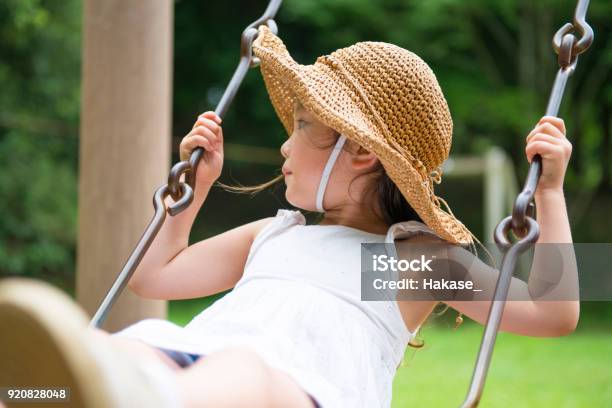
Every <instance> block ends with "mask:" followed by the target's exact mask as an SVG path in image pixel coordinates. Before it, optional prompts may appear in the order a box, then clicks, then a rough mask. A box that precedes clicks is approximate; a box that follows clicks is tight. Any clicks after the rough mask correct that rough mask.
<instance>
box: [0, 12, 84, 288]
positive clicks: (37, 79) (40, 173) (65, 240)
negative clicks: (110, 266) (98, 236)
mask: <svg viewBox="0 0 612 408" xmlns="http://www.w3.org/2000/svg"><path fill="white" fill-rule="evenodd" d="M80 12H81V11H80V2H78V1H76V0H67V1H61V2H58V1H40V0H5V1H2V2H0V87H1V89H2V92H1V93H0V163H2V172H0V197H2V209H3V216H2V217H1V218H0V275H24V276H37V277H39V278H42V279H45V280H48V281H51V282H54V283H55V284H57V285H58V286H62V287H64V288H65V289H68V290H71V285H72V277H73V271H74V255H75V251H74V248H75V233H76V225H75V224H76V185H77V184H76V168H77V157H78V143H77V142H78V141H77V123H78V114H79V68H80V66H79V61H80Z"/></svg>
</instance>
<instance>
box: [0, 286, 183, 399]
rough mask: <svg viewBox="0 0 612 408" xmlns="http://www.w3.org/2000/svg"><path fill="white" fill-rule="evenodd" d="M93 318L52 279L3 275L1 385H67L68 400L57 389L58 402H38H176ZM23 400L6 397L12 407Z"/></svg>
mask: <svg viewBox="0 0 612 408" xmlns="http://www.w3.org/2000/svg"><path fill="white" fill-rule="evenodd" d="M88 320H89V319H88V317H87V314H86V313H85V312H84V310H83V309H82V308H81V307H80V306H79V305H78V304H76V303H75V302H74V301H73V300H72V299H70V297H69V296H67V295H66V294H64V293H63V292H62V291H61V290H59V289H57V288H55V287H54V286H52V285H50V284H47V283H45V282H43V281H37V280H34V279H30V278H5V279H2V280H0V333H2V334H1V335H0V361H1V362H2V363H1V364H2V369H1V370H0V385H1V386H2V387H9V388H15V389H27V388H30V389H58V392H61V390H62V389H63V390H66V391H65V392H66V398H67V399H61V395H62V394H55V396H54V398H58V399H56V400H55V401H54V402H52V401H51V400H47V401H46V402H42V401H36V400H34V399H32V400H31V401H32V402H31V405H36V406H37V407H45V406H53V407H57V406H62V407H74V408H90V407H91V408H108V407H120V408H133V407H170V406H173V404H172V403H171V402H172V401H169V400H167V399H165V398H167V397H164V396H163V395H161V394H160V393H159V392H158V391H157V389H158V388H156V385H159V384H155V381H154V380H152V379H151V376H150V375H147V374H145V372H146V371H144V370H145V368H144V365H143V363H137V362H136V360H134V359H133V357H132V356H129V355H125V354H126V353H125V352H124V351H122V350H119V349H117V348H116V347H115V346H114V345H112V343H110V342H107V341H104V340H105V339H104V338H103V337H102V336H100V335H96V334H97V333H94V332H93V330H91V329H89V328H88V327H87V325H88ZM168 370H169V369H168ZM22 398H23V397H22ZM23 402H24V401H23V400H21V402H16V403H15V404H12V403H11V402H10V401H5V403H6V404H7V407H12V406H15V407H19V406H24V404H23ZM0 406H2V405H1V404H0ZM174 406H178V405H174Z"/></svg>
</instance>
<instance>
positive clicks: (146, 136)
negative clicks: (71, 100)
mask: <svg viewBox="0 0 612 408" xmlns="http://www.w3.org/2000/svg"><path fill="white" fill-rule="evenodd" d="M173 4H174V3H173V1H172V0H147V1H141V0H85V2H84V4H83V48H82V55H83V59H82V61H83V63H82V90H81V121H80V151H79V231H78V246H77V276H76V294H77V301H78V302H79V304H81V306H83V307H84V308H85V309H86V310H87V312H88V313H89V314H90V315H91V316H93V314H94V313H95V311H96V310H97V308H98V306H99V304H100V302H101V301H102V299H103V297H104V295H105V294H106V292H107V291H108V289H109V288H110V287H111V285H112V283H113V282H114V281H115V278H116V277H117V274H118V273H119V271H120V270H121V268H122V266H123V265H124V263H125V261H126V260H127V258H128V256H129V254H130V253H131V251H132V250H133V249H134V247H135V245H136V243H137V241H138V239H139V238H140V237H141V235H142V233H143V231H144V229H145V227H146V226H147V224H148V223H149V221H150V219H151V217H152V216H153V204H152V202H153V201H152V197H153V193H154V192H155V190H156V189H157V188H158V187H159V186H161V185H162V184H164V183H165V182H166V180H167V177H168V172H169V165H170V152H171V149H170V141H171V137H170V134H171V115H172V110H171V109H172V41H173V36H172V33H173V18H174V16H173V14H174V13H173ZM166 306H167V302H166V301H160V300H147V299H142V298H139V297H138V296H136V295H134V294H133V293H132V292H131V291H130V290H129V288H127V287H126V289H125V290H124V291H123V293H122V295H121V296H120V298H119V300H118V301H117V303H116V304H115V305H114V306H113V308H112V310H111V312H110V313H109V315H108V318H107V320H106V323H105V324H104V329H105V330H107V331H110V332H114V331H117V330H119V329H121V328H123V327H125V326H127V325H128V324H131V323H134V322H136V321H138V320H141V319H144V318H148V317H156V318H165V317H166ZM58 318H61V316H58Z"/></svg>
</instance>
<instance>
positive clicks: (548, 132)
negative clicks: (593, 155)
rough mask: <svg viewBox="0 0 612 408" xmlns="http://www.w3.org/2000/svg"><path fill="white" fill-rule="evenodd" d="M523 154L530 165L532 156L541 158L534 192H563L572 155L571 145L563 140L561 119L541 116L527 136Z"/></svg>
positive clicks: (563, 129) (563, 127)
mask: <svg viewBox="0 0 612 408" xmlns="http://www.w3.org/2000/svg"><path fill="white" fill-rule="evenodd" d="M526 142H527V147H526V148H525V153H526V155H527V161H529V163H531V160H532V159H533V156H535V155H536V154H539V155H540V156H542V175H541V176H540V180H539V182H538V186H537V188H536V192H542V191H544V190H563V180H564V178H565V171H566V170H567V164H568V162H569V159H570V156H571V154H572V144H571V143H570V141H569V140H567V139H566V138H565V124H564V123H563V119H561V118H558V117H555V116H543V117H542V119H540V121H539V122H538V124H537V125H536V126H535V127H534V128H533V130H532V131H531V132H530V133H529V135H527V139H526Z"/></svg>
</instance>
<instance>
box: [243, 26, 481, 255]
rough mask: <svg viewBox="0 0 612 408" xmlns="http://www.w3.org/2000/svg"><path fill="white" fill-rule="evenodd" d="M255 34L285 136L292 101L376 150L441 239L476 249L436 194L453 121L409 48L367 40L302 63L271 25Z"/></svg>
mask: <svg viewBox="0 0 612 408" xmlns="http://www.w3.org/2000/svg"><path fill="white" fill-rule="evenodd" d="M258 30H259V33H258V36H257V38H256V39H255V41H254V43H253V53H254V54H255V55H256V56H257V57H259V59H260V60H261V63H260V69H261V73H262V75H263V78H264V82H265V85H266V88H267V91H268V94H269V96H270V100H271V102H272V105H273V106H274V109H275V111H276V113H277V115H278V116H279V118H280V120H281V122H282V124H283V126H284V127H285V129H286V130H287V133H288V134H289V135H291V133H292V132H293V106H294V101H295V99H296V98H297V99H298V100H299V101H300V102H301V104H302V105H303V106H304V107H305V108H306V109H308V110H309V111H310V112H311V113H313V114H314V115H315V116H316V117H317V118H318V119H319V120H320V121H321V122H322V123H324V124H326V125H327V126H329V127H331V128H333V129H335V130H336V131H338V132H340V133H341V134H343V135H345V136H346V137H347V138H348V139H351V140H353V141H354V142H356V143H358V144H359V145H361V146H363V147H364V148H365V149H367V150H369V151H371V152H373V153H374V154H375V155H376V156H377V157H378V159H379V160H380V162H381V164H382V165H383V167H384V168H385V170H386V172H387V174H388V175H389V177H390V178H391V180H393V182H394V183H395V184H396V185H397V187H398V188H399V190H400V191H401V192H402V195H403V196H404V197H405V198H406V200H407V201H408V203H410V205H411V206H412V207H413V208H414V210H415V211H416V212H417V213H418V214H419V216H420V217H421V219H422V220H423V222H425V223H426V224H427V225H428V226H429V227H430V228H431V229H433V230H434V231H435V232H436V233H437V234H438V235H439V236H440V237H442V238H443V239H445V240H447V241H449V242H452V243H458V244H470V245H473V242H474V240H473V238H476V237H475V236H474V235H473V234H472V233H471V232H470V231H469V230H468V229H467V228H466V227H465V225H463V224H462V223H461V222H460V221H459V220H458V219H457V218H456V217H455V216H454V215H453V213H452V211H451V210H450V208H449V207H448V204H447V203H446V202H445V201H444V200H443V199H441V198H440V197H437V196H436V195H435V194H434V191H433V190H434V189H433V183H434V182H435V183H436V184H439V183H440V182H441V176H442V171H441V165H442V163H443V162H444V160H446V159H447V158H448V155H449V151H450V147H451V141H452V131H453V122H452V118H451V115H450V111H449V109H448V105H447V103H446V100H445V99H444V95H443V94H442V90H441V89H440V86H439V85H438V82H437V80H436V76H435V75H434V73H433V72H432V70H431V69H430V68H429V66H428V65H427V64H426V63H425V62H424V61H423V60H422V59H421V58H420V57H418V56H417V55H416V54H414V53H412V52H410V51H408V50H405V49H403V48H400V47H398V46H396V45H393V44H389V43H384V42H372V41H367V42H358V43H356V44H354V45H351V46H350V47H346V48H341V49H338V50H336V51H334V52H332V53H331V54H330V55H323V56H321V57H319V58H317V60H316V62H315V63H314V64H312V65H301V64H298V63H297V62H296V61H294V60H293V58H292V57H291V55H289V52H288V51H287V48H286V47H285V45H284V44H283V42H282V41H281V39H280V38H278V37H277V36H276V35H274V33H273V32H272V31H271V30H270V29H269V27H268V26H266V25H262V26H260V27H259V29H258ZM440 202H443V203H444V205H445V206H446V208H447V209H448V212H445V211H444V210H442V208H441V206H440ZM476 240H477V239H476Z"/></svg>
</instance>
